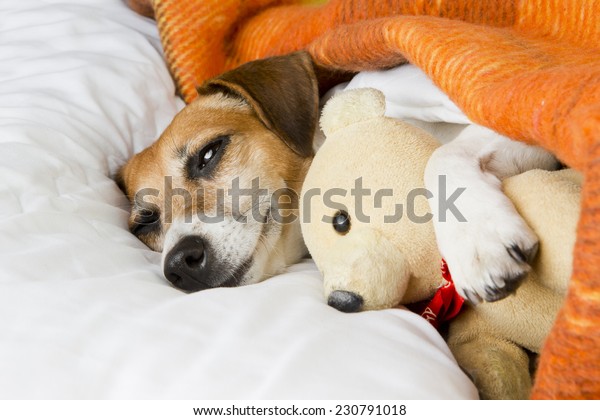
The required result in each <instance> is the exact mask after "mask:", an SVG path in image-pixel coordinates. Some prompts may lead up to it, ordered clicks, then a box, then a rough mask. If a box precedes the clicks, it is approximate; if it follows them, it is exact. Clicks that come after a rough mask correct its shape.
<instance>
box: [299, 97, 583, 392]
mask: <svg viewBox="0 0 600 420" xmlns="http://www.w3.org/2000/svg"><path fill="white" fill-rule="evenodd" d="M384 113H385V98H384V96H383V94H382V93H381V92H380V91H377V90H375V89H369V88H366V89H356V90H349V91H345V92H342V93H339V94H337V95H336V96H334V97H333V98H332V99H331V100H329V101H328V102H327V104H326V106H325V108H324V109H323V112H322V117H321V122H320V124H321V128H322V130H323V132H324V134H325V137H326V140H325V142H324V144H323V145H322V146H321V148H320V149H319V150H318V152H317V153H316V156H315V158H314V160H313V162H312V164H311V167H310V169H309V171H308V174H307V176H306V178H305V181H304V184H303V188H302V195H301V203H302V205H301V208H300V217H301V226H302V233H303V237H304V241H305V243H306V246H307V247H308V250H309V252H310V254H311V256H312V258H313V260H314V262H315V264H316V266H317V267H318V269H319V271H320V272H321V274H322V277H323V281H324V291H325V297H326V299H327V300H328V303H329V304H330V305H331V306H334V307H336V308H338V309H340V310H342V311H344V312H356V311H360V310H377V309H385V308H394V307H397V306H399V305H405V306H411V305H414V306H415V307H418V308H420V309H419V314H420V315H423V316H424V317H425V318H426V319H428V320H429V321H433V322H431V323H432V324H434V325H435V324H436V322H435V321H439V322H441V321H442V320H441V319H437V316H438V315H439V314H438V313H436V311H432V310H431V306H430V305H428V303H427V302H433V301H434V299H436V298H437V299H439V295H440V292H442V291H443V292H444V293H446V291H447V290H446V289H448V287H449V286H451V273H449V275H448V273H447V272H443V271H442V269H441V266H442V257H441V256H440V253H439V251H438V248H437V245H436V240H435V234H434V229H433V223H432V222H431V218H428V217H427V215H428V214H429V202H428V200H427V194H425V193H424V191H425V190H424V181H423V178H424V173H425V167H426V164H427V161H428V159H429V157H430V156H431V154H432V153H433V152H434V150H436V148H438V147H439V146H440V144H439V143H438V141H437V140H436V139H434V138H433V137H432V136H431V135H429V134H428V133H426V132H425V131H423V130H421V129H419V128H417V127H415V126H412V125H410V124H408V123H405V122H402V121H400V120H396V119H392V118H388V117H386V116H384ZM581 182H582V180H581V176H580V175H579V173H577V172H575V171H573V170H571V169H564V170H559V171H544V170H531V171H528V172H525V173H522V174H520V175H517V176H513V177H511V178H508V179H506V180H505V181H503V190H504V192H505V193H506V195H507V196H508V197H509V198H510V199H511V200H512V202H513V204H514V206H515V208H516V209H517V211H518V212H519V213H520V214H521V216H522V217H523V218H524V220H525V221H526V222H527V223H528V224H529V226H530V227H531V228H532V229H533V230H534V232H535V233H536V234H537V235H538V237H539V240H540V244H539V252H538V255H537V256H536V258H535V260H534V261H533V262H532V264H531V267H532V270H531V272H530V273H529V274H528V276H527V278H526V279H525V280H524V281H523V283H522V284H521V286H520V287H519V288H518V289H517V290H516V291H515V292H514V293H513V294H511V295H509V296H508V297H506V298H504V299H502V300H499V301H496V302H493V303H489V302H484V303H480V304H478V305H471V304H469V303H466V302H464V303H463V302H462V300H461V299H460V297H459V296H458V295H457V294H455V295H456V296H455V298H456V301H454V302H452V303H451V304H450V306H451V307H452V308H450V309H449V308H448V307H446V309H445V311H448V310H449V311H451V312H458V309H460V312H458V313H455V314H454V315H456V316H455V318H453V319H452V320H451V321H450V322H449V323H448V326H447V329H446V330H445V338H446V340H447V343H448V346H449V348H450V350H451V351H452V353H453V355H454V357H455V358H456V360H457V362H458V364H459V365H460V366H461V368H462V369H463V370H464V371H465V372H466V373H467V374H468V375H469V376H470V378H471V379H472V380H473V382H474V384H475V385H476V386H477V388H478V390H479V394H480V397H481V398H484V399H524V398H528V396H529V393H530V390H531V386H532V380H533V376H532V375H533V371H534V369H533V368H532V367H531V365H532V363H531V361H532V360H534V359H535V358H534V357H532V355H535V354H538V353H539V351H540V349H541V347H542V345H543V342H544V339H545V337H546V335H547V334H548V333H549V331H550V328H551V326H552V324H553V322H554V318H555V316H556V314H557V312H558V310H559V309H560V307H561V304H562V302H563V299H564V297H565V295H566V290H567V287H568V282H569V278H570V275H571V269H572V250H573V247H574V244H575V236H576V225H577V221H578V218H579V210H580V194H581ZM360 191H362V193H361V194H358V192H360ZM359 196H360V197H359ZM451 294H452V293H451ZM432 298H433V299H432ZM451 298H452V297H451ZM423 302H424V303H425V304H424V305H423ZM446 306H448V305H446ZM423 308H425V309H424V310H423Z"/></svg>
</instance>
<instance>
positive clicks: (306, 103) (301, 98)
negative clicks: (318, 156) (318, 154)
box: [198, 51, 319, 157]
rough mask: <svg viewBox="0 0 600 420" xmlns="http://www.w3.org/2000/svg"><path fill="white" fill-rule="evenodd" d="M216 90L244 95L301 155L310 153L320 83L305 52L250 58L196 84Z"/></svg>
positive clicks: (210, 91) (202, 92)
mask: <svg viewBox="0 0 600 420" xmlns="http://www.w3.org/2000/svg"><path fill="white" fill-rule="evenodd" d="M216 92H221V93H225V94H227V95H234V96H238V97H241V98H243V99H244V100H245V101H246V102H247V103H249V104H250V106H251V107H252V108H253V109H254V111H255V112H256V114H257V115H258V117H259V118H260V120H261V121H262V122H263V124H264V125H265V126H266V127H267V128H268V129H270V130H272V131H273V132H275V134H277V135H278V136H279V137H280V138H281V139H282V140H283V141H284V142H285V144H286V145H287V146H288V147H290V148H291V149H292V150H293V151H294V152H296V153H297V154H298V155H300V156H303V157H309V156H312V155H313V144H312V143H313V136H314V133H315V128H316V124H317V120H318V117H319V86H318V83H317V78H316V75H315V70H314V67H313V63H312V59H311V58H310V55H309V54H308V53H306V52H304V51H300V52H295V53H292V54H288V55H284V56H278V57H271V58H266V59H263V60H256V61H251V62H249V63H246V64H244V65H242V66H240V67H238V68H236V69H234V70H231V71H229V72H226V73H223V74H222V75H220V76H217V77H215V78H214V79H211V80H208V81H207V82H206V83H205V84H204V85H202V86H201V87H199V88H198V93H199V94H200V95H210V94H214V93H216Z"/></svg>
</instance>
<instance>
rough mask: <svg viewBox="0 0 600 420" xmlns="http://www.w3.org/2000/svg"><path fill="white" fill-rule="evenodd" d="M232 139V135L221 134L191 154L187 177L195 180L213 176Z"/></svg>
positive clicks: (187, 164) (188, 161)
mask: <svg viewBox="0 0 600 420" xmlns="http://www.w3.org/2000/svg"><path fill="white" fill-rule="evenodd" d="M230 141H231V137H230V136H228V135H223V136H219V137H217V138H215V139H214V140H212V141H211V142H210V143H208V144H207V145H206V146H204V147H202V148H201V149H200V150H199V151H198V152H197V153H194V154H192V155H190V156H189V157H188V160H187V163H186V177H187V179H189V180H190V181H194V180H196V179H198V178H211V177H212V174H213V172H214V170H215V168H216V167H217V165H218V163H219V161H220V160H221V157H222V156H223V153H224V152H225V148H226V147H227V145H228V144H229V142H230Z"/></svg>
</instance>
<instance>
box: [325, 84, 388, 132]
mask: <svg viewBox="0 0 600 420" xmlns="http://www.w3.org/2000/svg"><path fill="white" fill-rule="evenodd" d="M384 114H385V96H383V93H382V92H381V91H379V90H377V89H371V88H361V89H351V90H346V91H344V92H340V93H338V94H336V95H335V96H334V97H333V98H331V99H330V100H329V101H328V102H327V103H326V104H325V107H324V108H323V113H322V115H321V121H320V124H321V129H322V130H323V132H324V133H325V135H326V136H329V135H330V134H332V133H334V132H336V131H337V130H339V129H340V128H344V127H347V126H349V125H350V124H354V123H356V122H359V121H367V120H371V119H374V118H380V117H383V115H384Z"/></svg>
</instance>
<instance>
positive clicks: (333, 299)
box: [327, 290, 363, 312]
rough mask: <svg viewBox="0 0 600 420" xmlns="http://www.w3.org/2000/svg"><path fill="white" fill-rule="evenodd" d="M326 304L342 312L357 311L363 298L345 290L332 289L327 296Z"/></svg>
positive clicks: (361, 304)
mask: <svg viewBox="0 0 600 420" xmlns="http://www.w3.org/2000/svg"><path fill="white" fill-rule="evenodd" d="M327 304H328V305H329V306H332V307H334V308H335V309H337V310H338V311H342V312H358V311H360V310H361V308H362V306H363V298H362V297H361V296H360V295H357V294H356V293H353V292H348V291H346V290H334V291H333V292H331V293H330V294H329V297H328V298H327Z"/></svg>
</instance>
